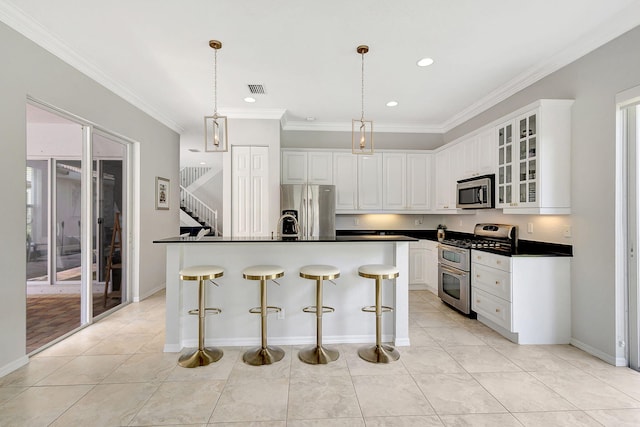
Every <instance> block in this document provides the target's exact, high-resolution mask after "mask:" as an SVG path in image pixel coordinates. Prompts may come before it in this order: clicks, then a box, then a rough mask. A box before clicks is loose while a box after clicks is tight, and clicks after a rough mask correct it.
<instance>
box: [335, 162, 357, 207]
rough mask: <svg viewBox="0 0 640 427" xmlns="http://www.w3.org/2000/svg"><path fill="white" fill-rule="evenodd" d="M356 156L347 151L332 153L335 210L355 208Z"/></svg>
mask: <svg viewBox="0 0 640 427" xmlns="http://www.w3.org/2000/svg"><path fill="white" fill-rule="evenodd" d="M357 157H358V156H355V155H354V154H351V153H350V152H349V153H346V152H345V153H333V183H334V185H335V186H336V211H340V210H343V211H344V210H347V211H353V210H355V209H356V202H357V194H358V192H357V188H358V187H357V186H358V172H357V171H358V163H357Z"/></svg>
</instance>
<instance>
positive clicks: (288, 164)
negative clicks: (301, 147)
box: [281, 151, 307, 184]
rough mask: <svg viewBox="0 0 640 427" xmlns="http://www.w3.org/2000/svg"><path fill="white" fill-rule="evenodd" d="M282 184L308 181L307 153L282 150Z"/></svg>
mask: <svg viewBox="0 0 640 427" xmlns="http://www.w3.org/2000/svg"><path fill="white" fill-rule="evenodd" d="M281 179H282V184H304V183H305V182H307V153H305V152H304V151H283V152H282V176H281Z"/></svg>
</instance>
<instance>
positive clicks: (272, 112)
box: [219, 108, 287, 120]
mask: <svg viewBox="0 0 640 427" xmlns="http://www.w3.org/2000/svg"><path fill="white" fill-rule="evenodd" d="M286 111H287V110H285V109H283V108H251V109H248V108H221V109H220V111H219V113H220V114H221V115H224V116H227V117H228V118H230V119H268V120H282V118H283V117H284V113H286Z"/></svg>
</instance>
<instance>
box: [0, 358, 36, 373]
mask: <svg viewBox="0 0 640 427" xmlns="http://www.w3.org/2000/svg"><path fill="white" fill-rule="evenodd" d="M27 363H29V357H28V356H22V357H20V358H19V359H16V360H14V361H13V362H10V363H7V364H6V365H4V366H3V367H1V368H0V378H1V377H4V376H5V375H7V374H9V373H11V372H13V371H15V370H16V369H18V368H21V367H23V366H24V365H26V364H27Z"/></svg>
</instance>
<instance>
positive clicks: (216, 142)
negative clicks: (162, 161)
mask: <svg viewBox="0 0 640 427" xmlns="http://www.w3.org/2000/svg"><path fill="white" fill-rule="evenodd" d="M209 46H210V47H211V48H212V49H213V51H214V55H213V116H205V117H204V151H207V152H214V153H223V152H225V151H227V150H228V149H229V144H228V141H227V116H221V115H219V114H218V49H221V48H222V43H221V42H219V41H218V40H210V41H209Z"/></svg>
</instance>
